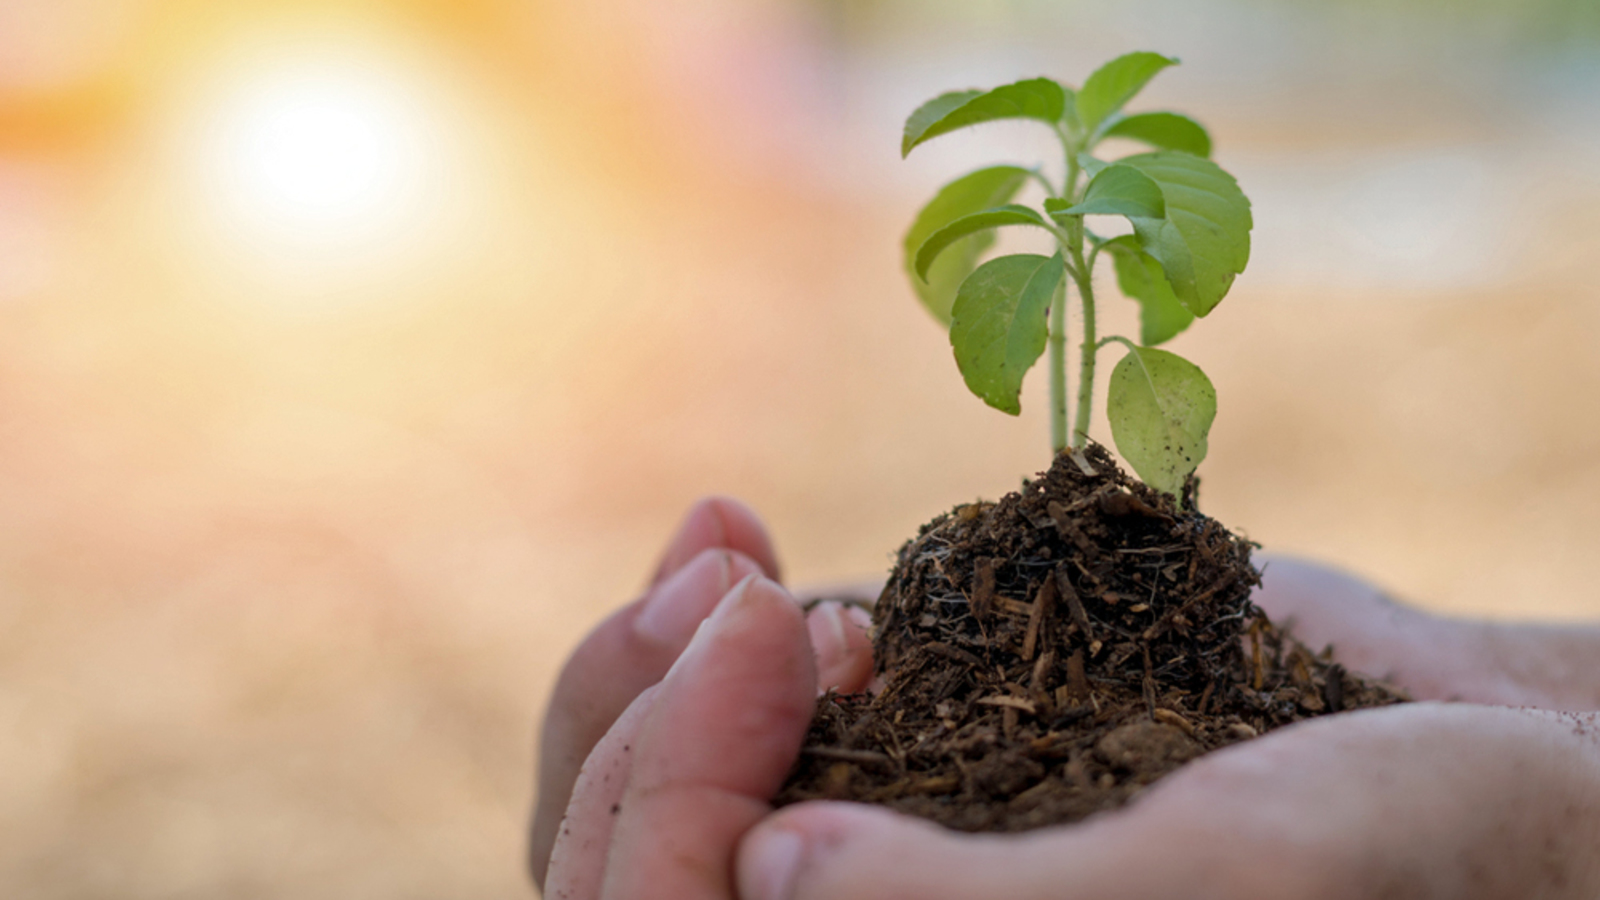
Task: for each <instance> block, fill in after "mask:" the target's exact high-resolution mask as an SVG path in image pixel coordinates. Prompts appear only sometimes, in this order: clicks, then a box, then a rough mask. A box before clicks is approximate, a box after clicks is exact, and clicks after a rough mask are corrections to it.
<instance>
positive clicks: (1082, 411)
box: [1072, 242, 1100, 449]
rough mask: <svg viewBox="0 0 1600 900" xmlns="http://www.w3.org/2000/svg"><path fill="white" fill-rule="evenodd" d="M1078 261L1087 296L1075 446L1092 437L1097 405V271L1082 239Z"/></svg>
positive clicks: (1081, 289) (1077, 248)
mask: <svg viewBox="0 0 1600 900" xmlns="http://www.w3.org/2000/svg"><path fill="white" fill-rule="evenodd" d="M1072 251H1073V255H1074V256H1075V257H1076V258H1077V261H1078V296H1080V297H1082V298H1083V348H1082V349H1081V350H1080V351H1079V353H1080V356H1081V358H1080V360H1079V364H1078V366H1079V368H1078V418H1077V421H1076V423H1074V425H1073V428H1072V447H1073V449H1082V447H1083V445H1084V444H1085V443H1086V442H1087V441H1088V440H1089V412H1090V410H1091V409H1093V406H1094V358H1095V351H1097V350H1099V349H1100V347H1099V344H1098V343H1096V341H1095V330H1094V273H1093V272H1090V271H1089V270H1088V269H1087V268H1086V267H1085V266H1084V262H1083V247H1082V244H1081V242H1080V243H1079V244H1078V245H1077V246H1075V247H1073V248H1072Z"/></svg>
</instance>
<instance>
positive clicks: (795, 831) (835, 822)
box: [738, 802, 1195, 900]
mask: <svg viewBox="0 0 1600 900" xmlns="http://www.w3.org/2000/svg"><path fill="white" fill-rule="evenodd" d="M1138 846H1139V847H1141V848H1142V853H1143V854H1148V853H1149V845H1147V844H1143V843H1139V844H1138ZM1131 855H1132V854H1130V853H1129V851H1128V850H1127V848H1125V847H1123V846H1120V845H1119V843H1118V842H1117V841H1115V840H1108V839H1106V838H1105V837H1103V836H1102V835H1101V834H1100V829H1098V828H1095V827H1089V828H1078V829H1046V830H1042V831H1036V832H1030V833H1027V834H1021V835H1017V834H982V835H973V834H958V833H956V832H953V831H948V830H946V829H944V828H941V827H939V826H936V825H934V824H932V823H930V822H927V821H925V820H923V819H916V818H912V817H910V816H903V815H900V814H898V813H895V812H892V811H890V810H887V809H884V808H881V807H873V806H864V805H859V804H853V803H826V802H820V803H803V804H800V805H798V806H792V807H789V808H786V809H784V810H781V811H780V812H778V813H777V814H776V815H774V816H771V817H769V818H768V819H766V820H765V821H763V822H762V823H761V824H759V825H758V826H757V827H756V828H754V829H752V830H751V831H750V832H749V833H748V834H747V835H746V837H745V839H744V841H743V843H742V844H741V846H740V849H739V856H738V884H739V890H740V894H739V896H740V897H742V898H744V900H822V898H827V900H878V898H885V897H916V898H918V900H973V898H978V897H1006V898H1007V900H1072V898H1078V897H1085V898H1088V897H1093V898H1095V900H1109V898H1115V897H1122V896H1130V895H1129V894H1127V893H1124V891H1123V884H1122V881H1123V880H1125V879H1128V878H1134V879H1136V880H1138V881H1140V882H1141V883H1142V885H1143V886H1144V887H1146V888H1150V887H1152V886H1155V887H1159V888H1162V889H1166V890H1167V891H1168V892H1167V893H1164V894H1163V893H1153V894H1138V895H1131V896H1152V897H1160V896H1173V897H1177V896H1195V895H1194V894H1192V893H1184V888H1186V887H1188V885H1185V884H1184V883H1183V882H1182V881H1180V880H1174V879H1166V878H1161V877H1159V873H1157V872H1153V871H1151V866H1150V863H1149V860H1147V859H1138V860H1136V859H1131V858H1130V856H1131ZM1155 881H1161V882H1165V883H1164V884H1160V885H1152V884H1151V883H1152V882H1155Z"/></svg>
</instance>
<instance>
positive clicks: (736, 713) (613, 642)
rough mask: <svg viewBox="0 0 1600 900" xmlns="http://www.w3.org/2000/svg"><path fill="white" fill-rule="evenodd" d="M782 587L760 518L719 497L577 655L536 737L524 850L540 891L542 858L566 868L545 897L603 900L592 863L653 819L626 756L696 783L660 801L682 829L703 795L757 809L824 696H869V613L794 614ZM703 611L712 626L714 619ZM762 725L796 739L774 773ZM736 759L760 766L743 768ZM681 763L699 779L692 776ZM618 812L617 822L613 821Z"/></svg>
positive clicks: (815, 610) (703, 506) (834, 607)
mask: <svg viewBox="0 0 1600 900" xmlns="http://www.w3.org/2000/svg"><path fill="white" fill-rule="evenodd" d="M777 577H778V563H777V557H776V554H775V553H774V552H773V548H772V543H771V540H770V539H769V538H768V537H767V534H766V530H765V529H764V528H763V527H762V525H761V522H760V520H759V519H757V517H756V516H755V514H754V513H752V512H751V511H750V510H749V509H748V508H746V507H745V506H744V505H743V504H740V503H739V502H737V501H734V500H730V499H727V498H720V497H715V498H710V499H707V500H702V501H700V502H699V503H697V504H696V505H695V506H694V507H693V508H692V509H691V510H690V511H689V514H688V515H687V516H686V517H685V519H684V521H683V524H682V525H681V526H680V527H679V529H678V532H677V534H676V535H675V536H674V537H673V538H672V540H671V542H670V543H669V545H668V547H667V550H666V552H665V553H664V554H663V555H662V558H661V563H660V565H659V566H658V567H657V569H656V573H655V575H654V577H653V578H652V580H651V584H650V586H649V587H648V588H647V589H646V591H645V592H644V594H643V596H641V597H640V598H639V599H637V600H635V601H634V602H633V603H631V604H629V605H627V606H625V607H623V608H622V609H620V610H618V611H617V612H616V613H615V614H613V615H612V616H611V617H610V618H608V619H606V620H605V621H604V622H602V623H601V624H600V625H599V626H598V627H596V628H595V630H594V631H593V632H592V633H590V635H589V636H588V637H587V638H586V639H585V640H584V642H583V643H582V644H581V645H580V646H579V647H578V649H577V650H576V651H575V652H574V653H573V655H572V657H571V658H570V659H569V660H568V662H567V664H566V666H565V668H564V669H563V670H562V673H561V676H560V678H559V679H558V681H557V684H556V688H555V692H554V695H553V696H552V698H551V702H550V706H549V708H548V710H547V712H546V714H545V721H544V726H543V728H542V731H541V740H540V753H539V779H538V785H539V794H538V799H537V801H536V804H535V813H534V820H533V825H532V828H531V836H530V842H529V867H530V870H531V871H532V874H533V877H534V880H535V881H536V882H538V883H539V884H541V885H544V884H545V883H546V874H547V868H549V867H550V866H551V865H552V863H551V859H552V849H555V850H556V856H557V857H558V858H561V859H562V860H563V861H564V866H563V867H562V872H561V873H560V875H561V877H560V878H559V879H558V878H557V876H556V874H554V873H552V874H551V883H550V885H549V887H550V888H551V890H550V891H547V895H548V896H551V897H555V896H566V897H569V898H573V900H578V898H586V897H598V896H601V895H600V894H598V893H594V892H592V891H590V892H587V893H586V892H584V890H582V889H580V888H581V886H582V885H584V884H590V885H591V886H592V885H593V884H597V883H598V882H596V881H595V879H597V878H599V877H600V876H601V875H602V874H603V871H602V870H601V869H597V868H596V865H595V864H596V861H597V860H604V859H605V858H606V857H607V854H608V852H609V849H610V844H611V838H612V837H613V836H615V835H614V834H613V831H612V826H613V825H617V826H620V825H622V824H623V823H627V822H632V821H634V820H635V818H636V816H637V815H647V816H648V815H656V813H655V812H654V810H656V809H658V808H659V807H660V806H661V804H658V803H655V802H654V801H652V802H651V803H635V802H632V801H631V800H625V799H624V798H623V792H624V791H631V792H633V794H635V795H645V796H648V795H653V794H655V793H658V792H660V786H659V785H657V786H650V784H649V782H648V780H647V776H645V775H641V776H640V778H639V779H632V778H631V774H632V773H633V772H634V771H635V766H634V765H633V764H632V763H630V762H629V760H630V759H631V760H633V761H634V762H637V763H638V764H639V765H640V766H641V767H642V769H643V770H646V771H650V772H654V774H653V775H649V776H648V777H655V778H666V779H667V781H668V782H672V783H676V781H675V779H678V780H681V778H687V780H688V783H689V784H691V785H694V786H696V787H695V788H694V789H687V790H678V789H677V788H674V789H673V790H672V791H669V792H668V793H674V792H675V793H676V794H677V795H678V796H680V797H681V798H685V799H688V800H689V801H690V805H689V806H687V807H685V809H689V810H694V811H692V812H684V813H683V814H684V815H685V816H687V817H689V818H690V820H691V821H694V822H698V821H699V819H698V818H697V817H699V816H701V814H702V812H703V811H704V810H702V809H700V808H699V807H698V806H696V805H695V804H697V803H699V802H701V801H700V800H697V799H694V798H696V797H698V796H699V795H700V793H701V792H700V790H699V789H700V788H709V789H710V790H711V791H712V793H713V794H715V795H716V796H718V797H720V798H722V799H721V800H717V801H710V802H713V803H720V802H722V801H724V800H727V799H728V798H730V797H735V796H737V797H743V798H744V799H745V800H748V801H749V802H750V803H753V804H756V806H749V807H748V809H757V808H759V807H760V805H761V804H763V803H764V802H765V798H766V797H769V796H771V794H772V793H773V792H774V791H775V790H776V789H777V786H778V785H777V782H774V783H772V784H771V785H770V786H767V785H766V782H765V781H763V780H762V777H761V776H762V774H763V773H766V774H767V775H770V773H769V772H767V770H766V769H764V768H762V767H771V766H774V765H776V766H777V767H778V769H779V771H778V772H777V775H776V776H775V777H776V778H777V779H779V780H780V781H781V779H782V776H783V774H784V771H786V769H787V766H788V765H789V762H791V761H792V760H793V758H794V755H795V753H796V752H797V751H798V748H799V740H800V736H801V735H802V734H803V732H804V728H805V724H806V722H807V721H808V720H809V718H810V715H811V710H812V706H813V703H812V698H813V697H814V696H815V694H816V692H817V690H818V687H819V685H820V686H821V687H830V686H836V687H839V688H840V689H842V690H859V689H861V687H862V686H864V685H865V683H866V681H867V678H868V677H869V676H870V675H871V649H870V646H869V645H868V643H867V639H866V636H865V631H866V625H867V621H866V617H865V614H864V613H862V612H861V611H860V610H859V609H855V608H852V607H845V606H842V605H841V604H839V603H836V602H827V601H825V602H820V603H816V604H815V605H811V608H810V612H809V614H806V615H804V616H802V612H801V609H800V607H799V606H798V605H797V603H796V601H795V600H794V599H793V598H792V597H790V596H789V595H788V594H787V593H785V592H784V591H783V589H782V588H780V587H778V586H777V585H776V584H775V583H774V582H773V581H772V580H775V579H776V578H777ZM750 579H759V580H756V581H753V582H752V581H751V580H750ZM736 587H737V588H739V590H737V591H733V589H734V588H736ZM735 595H737V596H735ZM740 598H743V599H740ZM714 609H715V610H721V611H722V615H721V616H720V617H718V616H713V615H712V613H713V610H714ZM708 616H709V617H711V621H708ZM702 623H705V624H704V627H702ZM719 623H720V624H719ZM689 647H696V648H700V649H699V650H696V651H694V652H690V651H688V650H686V648H689ZM669 672H670V674H669ZM663 679H665V681H663ZM652 722H653V723H656V724H654V725H651V724H649V723H652ZM796 728H798V729H799V730H798V731H795V730H794V729H796ZM764 730H770V731H771V733H772V735H774V736H776V738H775V739H777V740H778V741H779V743H780V744H782V743H783V741H784V740H788V739H789V738H791V737H792V743H793V746H792V747H790V746H785V747H784V750H783V753H779V754H778V756H779V757H782V758H783V760H784V761H783V762H781V763H774V762H772V759H774V758H776V757H773V756H772V754H773V753H774V752H776V751H774V750H771V749H769V748H765V745H764V744H763V742H764V741H765V740H767V737H764V733H765V731H764ZM791 732H793V734H792V735H791ZM602 738H605V741H604V742H603V741H602ZM756 745H761V746H760V747H757V746H756ZM758 751H759V752H758ZM785 754H786V755H785ZM661 759H666V760H668V762H667V763H665V764H664V765H666V767H667V771H666V772H665V773H663V771H662V770H661V767H660V766H659V765H657V766H655V768H654V769H652V768H651V766H652V765H655V764H654V763H652V762H651V761H652V760H661ZM586 761H587V762H586ZM744 762H751V764H752V765H753V766H755V768H754V769H752V770H750V771H742V770H740V769H739V766H740V765H741V764H742V763H744ZM686 765H687V766H689V767H690V768H692V767H693V766H696V765H703V766H704V767H705V768H704V769H703V771H691V770H690V769H685V768H683V766H686ZM580 772H581V773H584V774H582V775H580ZM595 773H601V774H599V775H596V774H595ZM680 776H681V778H680ZM702 777H704V778H707V779H710V780H709V781H706V782H702V781H701V780H700V779H702ZM575 786H576V790H575ZM719 791H720V792H721V793H717V792H719ZM729 791H732V792H733V793H728V792H729ZM740 791H743V792H745V793H739V792H740ZM613 806H615V807H619V809H626V811H627V812H626V814H620V813H619V814H617V815H613V814H612V812H611V809H612V807H613ZM569 807H570V810H571V811H570V812H569ZM667 808H669V809H670V808H671V804H667ZM745 809H746V807H744V806H741V807H740V810H741V811H742V810H745ZM735 818H737V817H735ZM654 821H656V823H657V826H662V827H666V829H667V830H666V831H664V832H662V834H663V835H678V836H681V835H682V830H681V829H679V828H677V827H676V826H667V825H665V823H662V822H661V821H660V817H659V815H656V819H655V820H654ZM740 821H742V820H740ZM704 824H706V826H707V827H708V828H711V826H712V823H711V822H709V821H707V822H705V823H704ZM744 824H745V825H746V826H747V825H748V824H749V823H748V822H746V823H744ZM628 827H629V828H633V827H634V826H632V825H629V826H628ZM651 827H656V826H651ZM741 830H742V829H741ZM712 832H715V828H712ZM622 833H624V832H622V831H618V832H616V834H618V835H620V834H622ZM710 833H711V832H708V834H710ZM716 833H717V834H722V833H721V832H716ZM573 835H578V837H576V838H574V837H573ZM734 836H735V837H736V835H734ZM558 837H561V841H560V842H559V844H558V841H557V838H558ZM722 837H724V838H726V837H728V835H726V834H722ZM632 846H635V847H638V846H641V843H640V842H638V841H636V842H634V844H633V845H632ZM731 852H732V851H731V844H729V845H727V846H722V847H721V853H722V854H723V857H724V859H723V864H722V868H723V870H726V869H727V867H728V858H731V857H730V854H731ZM669 868H670V867H669ZM646 871H653V870H652V869H651V868H650V867H648V866H647V867H646ZM580 873H581V874H580ZM585 879H587V880H585ZM558 881H559V882H560V883H559V884H558V883H557V882H558ZM557 890H559V891H560V892H561V893H557ZM606 896H618V897H632V896H679V895H676V894H650V893H649V892H645V893H637V894H635V893H615V892H612V893H609V894H606ZM681 896H690V895H688V894H682V895H681Z"/></svg>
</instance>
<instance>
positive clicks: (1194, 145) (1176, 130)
mask: <svg viewBox="0 0 1600 900" xmlns="http://www.w3.org/2000/svg"><path fill="white" fill-rule="evenodd" d="M1105 136H1106V137H1120V138H1129V139H1131V140H1135V141H1143V142H1144V143H1146V144H1149V145H1150V146H1152V147H1155V148H1156V149H1157V150H1182V151H1183V152H1185V153H1193V154H1194V155H1195V156H1205V157H1209V156H1210V155H1211V135H1209V134H1207V133H1206V130H1205V128H1203V127H1202V126H1201V125H1200V123H1199V122H1196V121H1195V120H1193V119H1191V118H1189V117H1188V116H1180V115H1178V114H1177V113H1170V112H1152V113H1139V114H1138V115H1136V116H1126V117H1124V118H1120V119H1117V120H1116V122H1114V123H1113V124H1112V125H1111V127H1110V128H1107V129H1106V133H1105Z"/></svg>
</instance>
